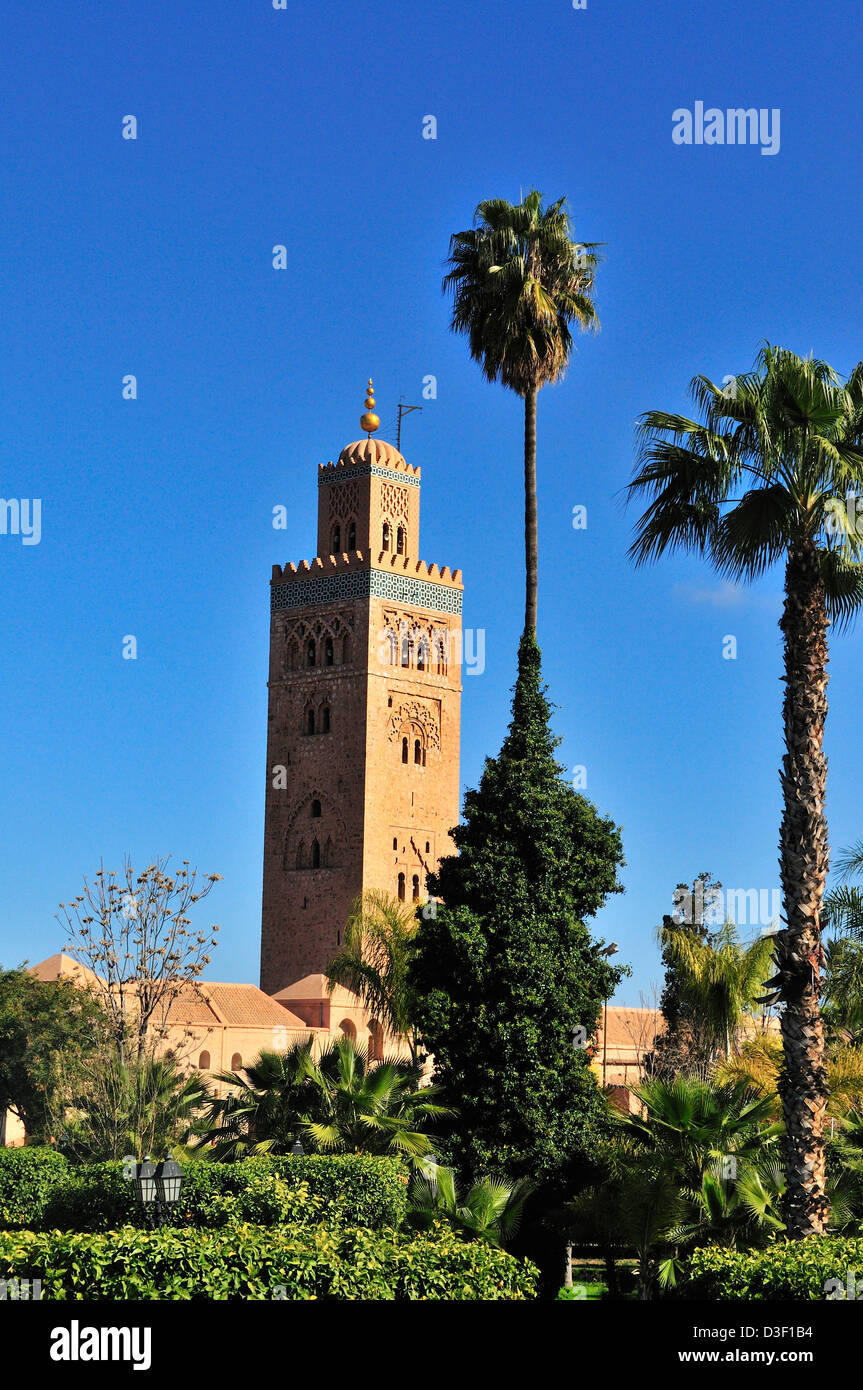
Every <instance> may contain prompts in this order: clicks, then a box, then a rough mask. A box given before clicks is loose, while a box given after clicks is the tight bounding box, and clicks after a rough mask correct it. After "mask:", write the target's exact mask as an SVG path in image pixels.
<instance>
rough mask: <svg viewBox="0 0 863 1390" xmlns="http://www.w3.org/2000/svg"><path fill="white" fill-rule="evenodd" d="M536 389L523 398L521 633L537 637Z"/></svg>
mask: <svg viewBox="0 0 863 1390" xmlns="http://www.w3.org/2000/svg"><path fill="white" fill-rule="evenodd" d="M536 396H537V392H536V389H535V388H534V389H531V390H530V391H528V392H527V394H526V396H525V398H524V562H525V601H524V631H525V634H526V635H533V636H535V635H536V602H537V590H538V583H539V557H538V549H537V547H538V543H537V524H536Z"/></svg>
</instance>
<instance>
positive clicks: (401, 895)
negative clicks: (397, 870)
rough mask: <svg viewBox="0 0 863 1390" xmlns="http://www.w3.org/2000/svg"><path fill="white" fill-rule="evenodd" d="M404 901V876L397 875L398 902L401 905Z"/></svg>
mask: <svg viewBox="0 0 863 1390" xmlns="http://www.w3.org/2000/svg"><path fill="white" fill-rule="evenodd" d="M404 900H405V876H404V874H399V902H400V903H403V902H404Z"/></svg>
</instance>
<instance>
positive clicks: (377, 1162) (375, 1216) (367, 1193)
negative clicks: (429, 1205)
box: [270, 1154, 408, 1231]
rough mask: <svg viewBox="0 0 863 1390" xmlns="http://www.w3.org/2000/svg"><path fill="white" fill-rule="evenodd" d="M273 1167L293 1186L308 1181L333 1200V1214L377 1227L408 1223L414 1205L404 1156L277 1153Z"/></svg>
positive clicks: (318, 1193) (330, 1215)
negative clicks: (294, 1155) (289, 1155)
mask: <svg viewBox="0 0 863 1390" xmlns="http://www.w3.org/2000/svg"><path fill="white" fill-rule="evenodd" d="M270 1162H271V1163H272V1166H273V1170H274V1171H275V1172H276V1173H278V1175H279V1177H280V1178H283V1179H284V1181H285V1182H286V1183H288V1184H289V1186H291V1187H300V1186H302V1185H303V1184H308V1186H309V1189H310V1190H311V1191H312V1192H313V1193H314V1194H315V1196H318V1197H322V1198H323V1199H324V1201H325V1202H326V1203H327V1217H326V1218H325V1219H330V1218H332V1219H335V1220H338V1221H344V1222H345V1224H346V1225H350V1226H368V1227H369V1228H370V1229H371V1230H373V1231H379V1230H382V1229H383V1228H384V1227H386V1226H393V1227H396V1228H397V1227H399V1226H401V1225H402V1223H403V1221H404V1219H405V1215H406V1213H407V1206H408V1169H407V1167H406V1165H405V1163H404V1162H403V1161H402V1159H400V1158H390V1157H376V1156H375V1155H373V1154H307V1155H306V1156H305V1157H304V1158H273V1159H271V1160H270Z"/></svg>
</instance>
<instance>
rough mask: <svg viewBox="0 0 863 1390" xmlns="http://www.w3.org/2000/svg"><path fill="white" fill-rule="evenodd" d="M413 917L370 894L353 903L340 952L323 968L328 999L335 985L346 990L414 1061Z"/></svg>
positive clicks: (390, 901) (412, 913) (388, 896)
mask: <svg viewBox="0 0 863 1390" xmlns="http://www.w3.org/2000/svg"><path fill="white" fill-rule="evenodd" d="M416 932H417V917H416V912H415V911H413V910H412V909H411V908H409V907H407V906H406V905H405V904H404V903H401V902H399V901H398V899H397V898H394V897H393V896H392V894H391V893H384V892H381V891H380V890H378V889H376V888H372V889H367V890H366V892H365V893H362V894H360V896H359V897H358V898H357V899H356V900H355V902H354V903H353V906H352V908H351V911H350V915H349V916H348V920H347V922H346V924H345V936H344V943H343V945H342V949H341V950H340V951H339V953H338V955H337V956H336V957H335V958H334V959H333V960H332V961H330V964H329V966H328V967H327V985H328V988H329V991H330V994H332V992H333V990H334V989H335V988H336V986H337V985H342V986H343V988H344V989H349V990H352V991H353V993H354V994H356V995H357V996H358V998H359V999H361V1000H362V1002H363V1004H364V1005H365V1007H366V1008H367V1009H368V1011H369V1013H370V1014H371V1015H372V1016H373V1017H374V1018H377V1019H379V1020H380V1022H381V1023H382V1024H383V1025H384V1027H385V1028H386V1030H387V1032H389V1033H391V1034H392V1035H393V1036H394V1037H396V1038H403V1039H404V1040H405V1041H406V1042H407V1043H408V1046H409V1047H410V1049H411V1057H412V1059H413V1061H414V1063H415V1062H416V1060H417V1051H418V1042H417V1036H416V1031H415V1029H414V1026H413V1017H412V998H413V996H412V993H411V990H410V988H409V985H408V961H409V959H410V948H411V943H412V941H413V939H414V937H415V936H416Z"/></svg>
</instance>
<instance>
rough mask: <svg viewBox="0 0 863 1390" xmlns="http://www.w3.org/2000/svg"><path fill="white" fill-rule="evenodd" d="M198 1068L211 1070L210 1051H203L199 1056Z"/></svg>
mask: <svg viewBox="0 0 863 1390" xmlns="http://www.w3.org/2000/svg"><path fill="white" fill-rule="evenodd" d="M198 1070H199V1071H209V1070H210V1054H209V1052H202V1053H201V1055H200V1057H199V1058H198Z"/></svg>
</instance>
